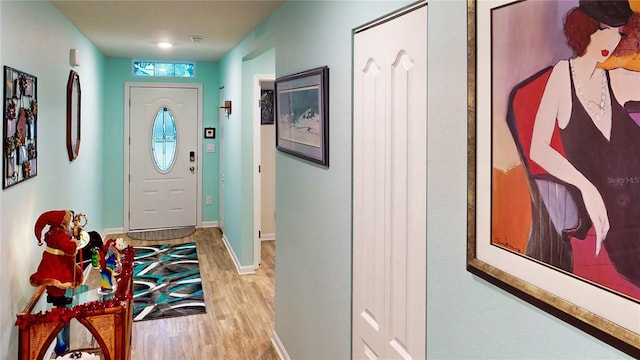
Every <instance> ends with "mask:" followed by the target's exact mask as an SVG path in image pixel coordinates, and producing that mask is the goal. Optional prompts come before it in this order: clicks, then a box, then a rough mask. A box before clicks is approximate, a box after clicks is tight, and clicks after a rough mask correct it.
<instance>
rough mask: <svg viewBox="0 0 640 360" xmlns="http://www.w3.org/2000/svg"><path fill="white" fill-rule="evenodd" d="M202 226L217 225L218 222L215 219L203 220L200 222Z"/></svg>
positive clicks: (210, 226)
mask: <svg viewBox="0 0 640 360" xmlns="http://www.w3.org/2000/svg"><path fill="white" fill-rule="evenodd" d="M202 227H203V228H212V227H218V222H217V221H203V222H202Z"/></svg>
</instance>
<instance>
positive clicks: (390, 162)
mask: <svg viewBox="0 0 640 360" xmlns="http://www.w3.org/2000/svg"><path fill="white" fill-rule="evenodd" d="M353 66H354V69H353V74H354V97H353V101H354V104H353V106H354V109H353V111H354V125H353V141H354V149H353V339H352V340H353V357H354V358H356V359H424V358H425V353H426V349H425V346H426V337H425V334H426V241H427V235H426V218H427V216H426V202H427V193H426V189H427V168H426V164H427V104H426V99H427V6H426V3H425V2H423V3H420V4H416V5H414V6H413V7H412V8H409V9H404V10H402V11H401V12H400V13H398V14H393V15H391V16H389V17H387V18H385V19H382V20H381V21H379V22H377V23H374V24H370V25H367V26H365V27H363V28H361V29H360V30H356V33H355V34H354V61H353Z"/></svg>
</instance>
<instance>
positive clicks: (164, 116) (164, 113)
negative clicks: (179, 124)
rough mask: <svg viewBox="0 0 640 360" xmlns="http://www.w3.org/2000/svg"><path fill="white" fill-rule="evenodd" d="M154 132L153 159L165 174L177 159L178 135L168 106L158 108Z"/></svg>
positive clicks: (152, 135)
mask: <svg viewBox="0 0 640 360" xmlns="http://www.w3.org/2000/svg"><path fill="white" fill-rule="evenodd" d="M152 132H153V133H152V134H151V139H153V140H152V143H151V149H152V152H153V161H154V162H155V164H156V167H157V168H158V170H159V171H160V172H161V173H163V174H165V173H167V172H169V170H170V169H171V166H172V165H173V162H174V161H175V159H176V141H177V137H178V134H177V132H176V122H175V120H174V119H173V114H172V113H171V111H170V110H169V109H167V108H166V107H164V108H161V109H160V110H158V113H157V114H156V119H155V120H154V122H153V129H152Z"/></svg>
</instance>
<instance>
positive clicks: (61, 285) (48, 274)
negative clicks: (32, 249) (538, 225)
mask: <svg viewBox="0 0 640 360" xmlns="http://www.w3.org/2000/svg"><path fill="white" fill-rule="evenodd" d="M76 217H77V215H76ZM74 222H75V223H76V225H77V222H78V220H77V219H75V218H74V213H73V211H71V210H52V211H48V212H45V213H43V214H42V215H40V217H39V218H38V221H36V225H35V227H34V231H35V235H36V238H37V239H38V245H39V246H42V245H43V242H42V231H43V230H44V228H45V227H46V226H47V225H48V226H49V229H48V230H47V232H46V234H45V235H44V243H46V248H45V249H44V252H43V253H42V260H41V261H40V265H39V266H38V270H37V271H36V272H35V273H34V274H32V275H31V277H30V278H29V281H30V282H31V285H32V286H40V285H45V286H46V289H47V302H50V303H52V304H53V305H54V306H64V305H67V304H70V303H71V300H72V299H71V298H68V297H65V292H66V290H67V289H73V288H75V287H77V286H78V285H80V284H82V280H83V273H82V269H81V268H80V266H78V265H77V264H76V260H75V259H76V253H77V252H78V248H79V246H78V240H76V237H74V234H77V233H78V229H76V227H77V226H74Z"/></svg>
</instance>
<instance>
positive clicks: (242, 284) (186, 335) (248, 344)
mask: <svg viewBox="0 0 640 360" xmlns="http://www.w3.org/2000/svg"><path fill="white" fill-rule="evenodd" d="M118 237H121V238H123V239H124V240H125V241H126V242H127V243H128V244H130V245H133V246H137V245H150V244H166V243H174V244H181V243H186V242H192V241H195V242H196V243H197V251H198V260H199V262H200V274H201V277H202V286H203V291H204V298H205V303H206V307H207V313H206V314H199V315H191V316H182V317H175V318H168V319H158V320H147V321H140V322H134V323H133V336H132V343H131V349H132V353H131V355H132V356H131V359H132V360H158V359H225V360H227V359H229V360H233V359H243V360H244V359H260V360H275V359H278V356H277V353H276V352H275V350H274V349H273V347H272V345H271V336H272V332H273V322H274V292H275V290H274V289H275V287H274V284H275V277H274V274H275V241H263V242H262V264H261V266H260V269H258V270H257V271H256V273H255V274H252V275H242V276H240V275H238V274H237V273H236V270H235V266H234V264H233V261H232V260H231V258H230V256H229V254H228V252H227V250H226V248H225V246H224V243H223V241H222V234H221V233H220V230H219V229H217V228H204V229H198V230H197V231H196V232H195V233H194V234H193V235H191V236H188V237H185V238H182V239H177V240H162V241H148V240H134V239H131V238H129V237H128V236H127V235H126V234H118V235H109V236H108V237H107V239H108V238H118ZM107 239H105V241H106V240H107Z"/></svg>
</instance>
